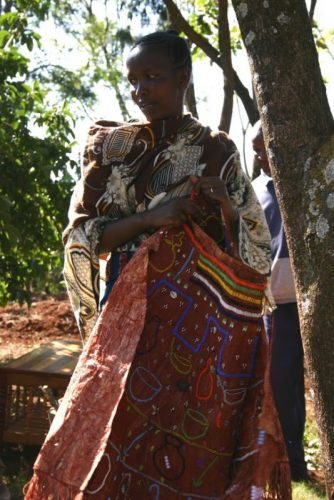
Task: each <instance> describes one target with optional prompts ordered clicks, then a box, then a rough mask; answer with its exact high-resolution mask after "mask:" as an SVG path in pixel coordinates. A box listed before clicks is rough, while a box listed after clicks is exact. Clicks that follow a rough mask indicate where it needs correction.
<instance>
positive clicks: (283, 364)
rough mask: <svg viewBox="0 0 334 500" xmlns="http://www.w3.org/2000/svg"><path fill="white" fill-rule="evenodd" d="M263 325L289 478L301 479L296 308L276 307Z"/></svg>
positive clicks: (300, 373)
mask: <svg viewBox="0 0 334 500" xmlns="http://www.w3.org/2000/svg"><path fill="white" fill-rule="evenodd" d="M264 325H265V328H266V331H267V333H268V336H269V338H270V339H271V342H272V346H271V347H272V366H271V378H272V387H273V393H274V398H275V402H276V407H277V411H278V414H279V419H280V422H281V426H282V431H283V434H284V438H285V443H286V447H287V452H288V456H289V461H290V467H291V473H292V478H293V479H295V480H298V479H303V478H304V476H305V475H306V465H305V459H304V447H303V434H304V427H305V393H304V363H303V346H302V341H301V336H300V328H299V318H298V311H297V304H296V303H290V304H280V305H278V306H277V309H275V310H274V312H273V314H272V315H271V316H265V317H264Z"/></svg>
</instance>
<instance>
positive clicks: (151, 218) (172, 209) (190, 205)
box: [99, 198, 201, 254]
mask: <svg viewBox="0 0 334 500" xmlns="http://www.w3.org/2000/svg"><path fill="white" fill-rule="evenodd" d="M200 216H201V210H200V208H199V207H198V206H197V205H196V204H195V203H194V202H193V201H191V200H189V199H187V198H179V199H173V200H170V201H168V202H167V203H165V204H163V205H159V206H158V207H155V208H153V209H152V210H147V211H146V212H141V213H139V214H133V215H129V216H127V217H124V218H122V219H119V220H117V221H112V222H110V223H107V224H106V226H105V228H104V231H103V233H102V237H101V240H100V246H99V251H100V253H101V254H103V253H106V252H111V251H112V250H114V249H115V248H117V247H118V246H120V245H122V244H124V243H126V242H127V241H131V240H132V239H134V238H135V237H136V236H138V235H140V234H142V233H145V232H147V231H149V230H151V229H153V230H154V229H158V228H159V227H163V226H166V227H173V226H179V225H180V224H184V223H185V222H187V221H188V219H189V217H192V218H193V219H195V220H199V219H200Z"/></svg>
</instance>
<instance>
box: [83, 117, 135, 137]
mask: <svg viewBox="0 0 334 500" xmlns="http://www.w3.org/2000/svg"><path fill="white" fill-rule="evenodd" d="M140 126H141V123H140V122H139V121H137V120H136V121H135V120H131V121H128V122H121V121H116V120H97V121H94V122H93V123H91V125H90V126H89V129H88V134H89V135H95V134H97V133H105V134H108V133H110V132H112V131H113V130H126V129H127V130H131V129H134V128H136V127H140Z"/></svg>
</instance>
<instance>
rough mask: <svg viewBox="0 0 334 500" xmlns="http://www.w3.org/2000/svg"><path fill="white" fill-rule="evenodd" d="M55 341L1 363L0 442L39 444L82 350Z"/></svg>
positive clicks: (80, 346) (78, 344) (43, 437)
mask: <svg viewBox="0 0 334 500" xmlns="http://www.w3.org/2000/svg"><path fill="white" fill-rule="evenodd" d="M81 349H82V344H81V342H79V341H78V342H73V341H63V340H55V341H54V342H51V343H50V344H46V345H43V346H41V347H39V348H37V349H34V350H33V351H31V352H29V353H27V354H25V355H24V356H21V357H20V358H18V359H15V360H12V361H9V362H8V363H5V364H2V365H1V364H0V441H3V442H11V443H21V444H26V445H41V444H42V443H43V441H44V439H45V435H46V433H47V432H48V430H49V427H50V423H51V421H52V418H53V415H54V413H55V412H56V409H57V406H58V400H59V399H60V398H61V397H62V396H63V395H64V393H65V390H66V387H67V385H68V383H69V381H70V378H71V375H72V373H73V371H74V368H75V366H76V364H77V361H78V357H79V355H80V353H81Z"/></svg>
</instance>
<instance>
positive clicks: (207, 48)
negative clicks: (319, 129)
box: [163, 0, 259, 125]
mask: <svg viewBox="0 0 334 500" xmlns="http://www.w3.org/2000/svg"><path fill="white" fill-rule="evenodd" d="M163 1H164V4H165V5H166V8H167V10H168V12H169V15H170V18H171V19H172V20H173V24H175V26H177V27H178V29H179V30H180V31H183V33H185V35H186V36H187V37H188V38H189V40H191V41H192V42H193V43H194V44H195V45H197V47H199V48H200V49H201V50H202V51H203V52H204V54H205V55H207V56H208V57H209V59H211V61H212V62H214V63H216V64H217V65H218V66H219V67H220V68H221V69H223V66H222V61H221V56H220V54H219V52H218V50H217V49H215V48H214V47H213V46H212V45H211V44H210V43H209V42H208V41H207V39H206V38H204V36H202V35H200V34H199V33H197V31H195V30H194V28H192V27H191V26H190V24H189V23H188V22H187V21H186V19H185V18H184V17H183V15H182V14H181V12H180V10H179V8H178V7H177V6H176V5H175V3H174V2H173V0H163ZM233 74H234V84H235V86H234V89H235V92H236V93H237V95H238V96H239V97H240V99H241V102H242V103H243V105H244V108H245V110H246V113H247V116H248V119H249V121H250V122H251V124H252V125H253V124H254V123H255V122H256V121H257V120H258V119H259V113H258V110H257V108H256V105H255V103H254V101H253V99H252V98H251V96H250V95H249V92H248V89H247V88H246V87H245V86H244V85H243V83H242V82H241V80H240V78H239V77H238V75H237V73H236V72H235V71H234V70H233Z"/></svg>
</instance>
